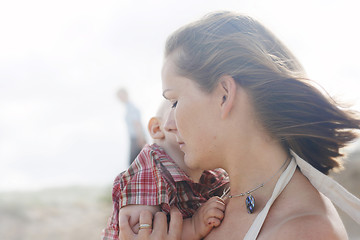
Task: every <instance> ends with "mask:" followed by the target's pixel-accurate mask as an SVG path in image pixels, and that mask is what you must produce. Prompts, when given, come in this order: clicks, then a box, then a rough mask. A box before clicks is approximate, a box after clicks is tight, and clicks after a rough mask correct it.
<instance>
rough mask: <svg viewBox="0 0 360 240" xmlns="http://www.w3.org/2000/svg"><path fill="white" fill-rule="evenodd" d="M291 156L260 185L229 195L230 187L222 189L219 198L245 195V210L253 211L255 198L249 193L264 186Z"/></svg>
mask: <svg viewBox="0 0 360 240" xmlns="http://www.w3.org/2000/svg"><path fill="white" fill-rule="evenodd" d="M290 159H291V158H287V159H286V160H285V162H284V163H283V164H282V165H281V167H280V168H279V170H277V171H276V173H275V174H274V175H272V176H271V177H270V178H269V179H268V180H266V181H265V182H263V183H261V184H260V185H258V186H256V187H255V188H253V189H251V190H249V191H246V192H243V193H240V194H235V195H229V193H230V187H228V188H226V189H224V192H223V195H222V196H221V197H220V198H221V199H224V198H226V197H228V198H234V197H243V196H246V195H247V197H246V199H245V204H246V209H247V212H248V213H249V214H251V213H253V212H254V210H255V198H254V197H253V196H252V195H251V193H252V192H255V191H256V190H258V189H259V188H262V187H264V186H265V184H267V183H268V182H270V181H271V180H272V179H273V178H274V177H275V176H276V175H278V174H279V172H280V171H281V169H283V168H284V167H285V165H286V163H287V162H288V161H289V160H290Z"/></svg>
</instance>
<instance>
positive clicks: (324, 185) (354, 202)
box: [291, 151, 360, 225]
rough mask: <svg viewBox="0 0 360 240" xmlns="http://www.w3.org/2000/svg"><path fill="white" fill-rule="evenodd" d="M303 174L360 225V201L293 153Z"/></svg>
mask: <svg viewBox="0 0 360 240" xmlns="http://www.w3.org/2000/svg"><path fill="white" fill-rule="evenodd" d="M291 155H292V156H294V158H295V160H296V163H297V165H298V166H299V168H300V170H301V172H302V174H304V175H305V176H306V177H307V178H308V179H309V181H310V182H311V184H312V185H313V186H314V187H315V188H316V189H317V190H318V191H319V192H321V193H322V194H324V195H325V196H326V197H328V198H329V199H330V200H331V201H332V202H333V203H334V204H335V205H336V206H337V207H338V208H340V209H341V210H342V211H344V212H345V213H346V214H347V215H349V216H350V217H351V218H352V219H354V221H355V222H357V223H358V224H359V225H360V199H358V198H357V197H355V196H354V195H352V194H351V193H350V192H349V191H347V190H346V189H345V188H344V187H343V186H341V185H340V184H339V183H338V182H336V181H335V180H334V179H332V178H330V177H328V176H326V175H325V174H323V173H322V172H320V171H319V170H317V169H316V168H314V167H313V166H311V165H310V164H309V163H308V162H306V161H305V160H303V159H302V158H300V157H299V156H298V155H296V153H295V152H293V151H291Z"/></svg>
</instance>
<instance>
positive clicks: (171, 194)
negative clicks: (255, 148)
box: [102, 144, 229, 240]
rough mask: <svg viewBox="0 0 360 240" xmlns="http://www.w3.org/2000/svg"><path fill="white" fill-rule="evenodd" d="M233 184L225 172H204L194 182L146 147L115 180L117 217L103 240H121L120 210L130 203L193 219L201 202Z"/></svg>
mask: <svg viewBox="0 0 360 240" xmlns="http://www.w3.org/2000/svg"><path fill="white" fill-rule="evenodd" d="M228 182H229V178H228V175H227V173H226V172H225V171H224V170H222V169H216V170H213V171H204V172H203V174H202V176H201V178H200V181H199V183H195V182H193V181H192V180H191V179H190V178H189V177H188V176H187V175H186V173H185V172H184V171H183V170H182V169H180V168H179V167H178V166H177V165H176V164H175V162H174V160H172V159H171V158H170V156H169V155H167V154H166V152H165V151H164V149H162V148H161V147H159V146H158V145H156V144H153V145H151V146H149V145H146V146H145V147H144V148H143V149H142V151H141V152H140V154H139V155H138V156H137V158H136V159H135V160H134V162H133V163H132V164H131V166H130V167H129V169H128V170H126V171H125V172H122V173H120V174H119V175H118V176H117V177H116V178H115V181H114V186H113V192H112V198H113V214H112V216H111V218H110V219H109V223H108V225H107V227H106V229H104V231H103V238H102V239H103V240H115V239H118V233H119V209H120V208H121V207H124V206H126V205H129V204H139V205H152V206H153V205H159V206H160V208H161V210H162V211H163V212H165V213H166V214H168V213H169V212H170V206H176V207H177V208H178V209H179V210H180V212H181V213H182V215H183V217H184V218H188V217H191V216H192V215H193V214H194V213H195V211H196V210H197V209H198V207H199V206H200V204H201V203H204V202H206V201H207V200H208V199H209V198H211V197H213V196H218V195H221V193H222V189H223V187H224V186H225V184H227V183H228Z"/></svg>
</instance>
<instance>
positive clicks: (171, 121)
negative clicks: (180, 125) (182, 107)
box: [164, 109, 177, 132]
mask: <svg viewBox="0 0 360 240" xmlns="http://www.w3.org/2000/svg"><path fill="white" fill-rule="evenodd" d="M164 128H165V130H166V131H168V132H175V131H177V127H176V122H175V118H174V110H173V109H172V110H171V111H170V112H169V114H168V116H167V118H166V121H165V125H164Z"/></svg>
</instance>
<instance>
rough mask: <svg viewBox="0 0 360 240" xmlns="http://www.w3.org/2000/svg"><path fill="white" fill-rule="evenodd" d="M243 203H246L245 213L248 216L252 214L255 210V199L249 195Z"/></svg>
mask: <svg viewBox="0 0 360 240" xmlns="http://www.w3.org/2000/svg"><path fill="white" fill-rule="evenodd" d="M245 203H246V208H247V212H248V213H249V214H252V213H253V212H254V209H255V198H254V197H253V196H252V195H251V194H249V195H248V196H247V197H246V199H245Z"/></svg>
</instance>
